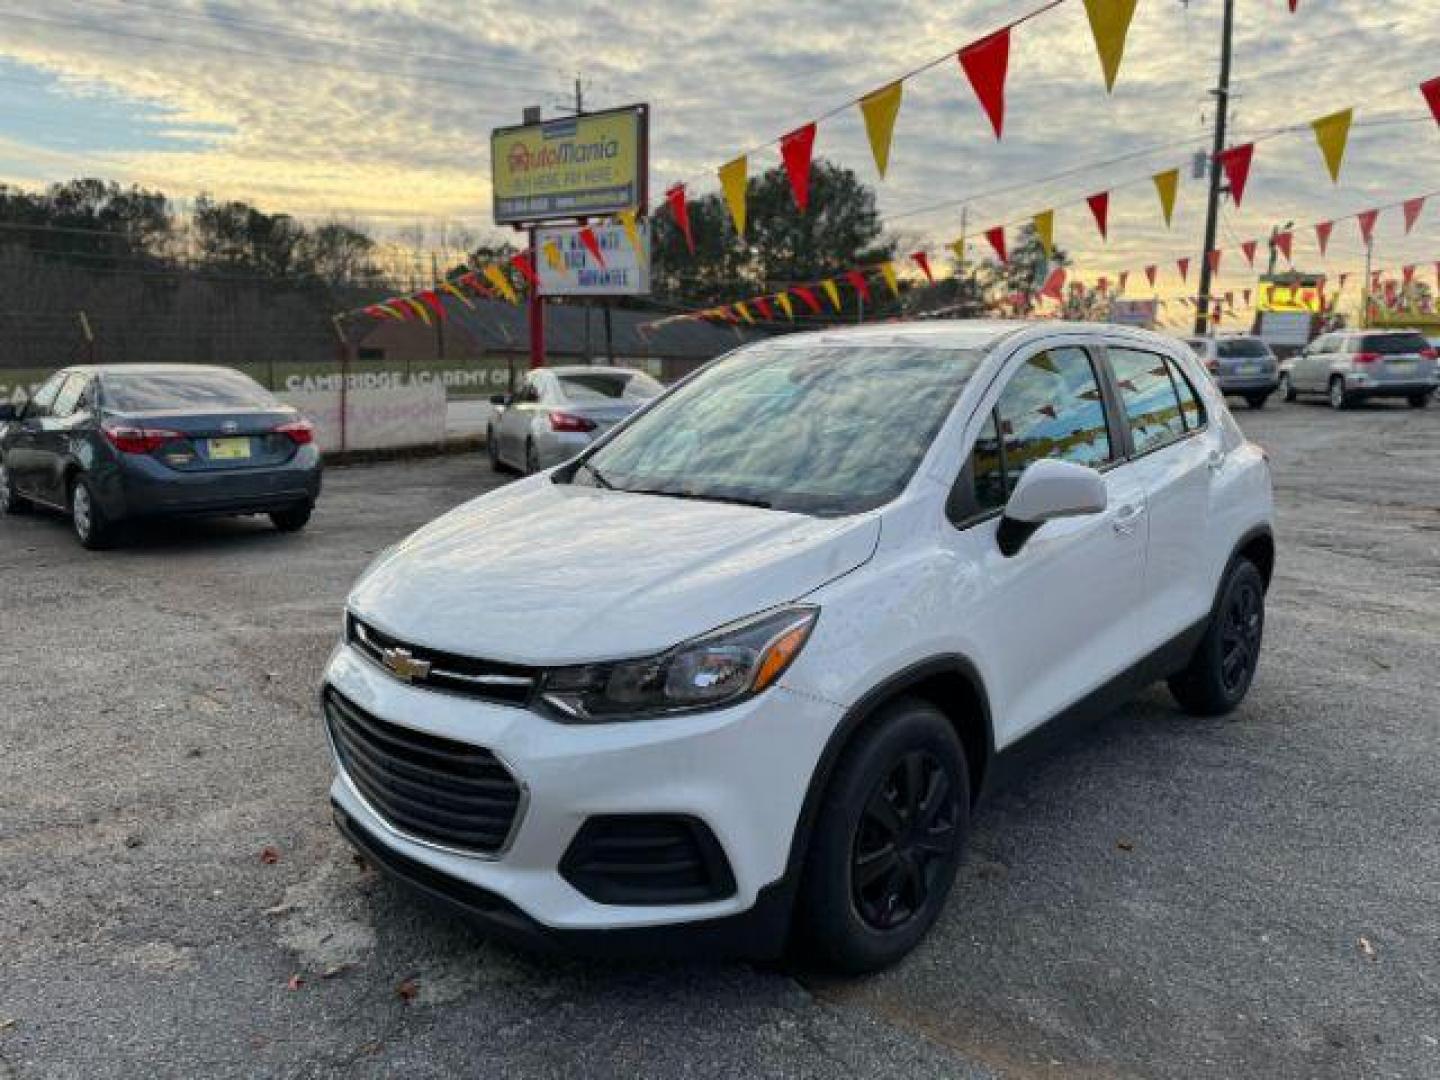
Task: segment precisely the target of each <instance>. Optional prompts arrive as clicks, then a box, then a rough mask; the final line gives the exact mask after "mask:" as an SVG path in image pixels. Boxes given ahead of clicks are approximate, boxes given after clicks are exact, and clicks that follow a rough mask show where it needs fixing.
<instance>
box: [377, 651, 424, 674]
mask: <svg viewBox="0 0 1440 1080" xmlns="http://www.w3.org/2000/svg"><path fill="white" fill-rule="evenodd" d="M380 661H381V663H383V664H384V665H385V666H386V667H387V668H389V669H390V671H391V672H392V673H393V674H394V676H395V677H396V678H397V679H404V680H405V681H406V682H414V681H415V680H416V679H423V678H425V677H426V676H428V675H429V674H430V661H428V660H416V659H415V656H414V654H413V653H411V652H410V650H409V649H385V650H384V651H383V652H381V653H380Z"/></svg>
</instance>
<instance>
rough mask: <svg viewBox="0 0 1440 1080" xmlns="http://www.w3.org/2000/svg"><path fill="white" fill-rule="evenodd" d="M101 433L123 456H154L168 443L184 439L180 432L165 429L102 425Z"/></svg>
mask: <svg viewBox="0 0 1440 1080" xmlns="http://www.w3.org/2000/svg"><path fill="white" fill-rule="evenodd" d="M100 430H101V432H103V433H104V435H105V438H106V439H108V440H109V441H110V445H111V446H113V447H115V449H116V450H119V451H120V452H121V453H122V454H153V453H154V452H155V451H156V450H159V449H160V448H161V447H162V446H164V445H165V444H166V443H168V442H173V441H174V440H175V439H180V438H184V436H182V435H181V434H180V432H178V431H168V430H166V429H164V428H144V427H122V426H121V425H119V424H102V425H101V426H100Z"/></svg>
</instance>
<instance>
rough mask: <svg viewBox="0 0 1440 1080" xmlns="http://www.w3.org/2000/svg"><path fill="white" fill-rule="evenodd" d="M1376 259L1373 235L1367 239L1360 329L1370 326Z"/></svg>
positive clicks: (1361, 295) (1361, 294) (1361, 290)
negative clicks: (1372, 266)
mask: <svg viewBox="0 0 1440 1080" xmlns="http://www.w3.org/2000/svg"><path fill="white" fill-rule="evenodd" d="M1374 261H1375V238H1374V237H1373V236H1372V237H1370V238H1369V239H1368V240H1366V241H1365V280H1364V282H1363V283H1362V284H1361V287H1360V329H1361V330H1368V329H1369V328H1370V282H1371V281H1372V280H1373V279H1372V278H1371V277H1370V274H1371V270H1370V267H1371V264H1372V263H1373V262H1374Z"/></svg>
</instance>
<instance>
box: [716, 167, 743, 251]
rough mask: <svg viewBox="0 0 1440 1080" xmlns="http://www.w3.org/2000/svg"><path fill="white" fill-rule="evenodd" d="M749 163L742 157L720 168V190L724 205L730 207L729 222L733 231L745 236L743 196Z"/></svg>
mask: <svg viewBox="0 0 1440 1080" xmlns="http://www.w3.org/2000/svg"><path fill="white" fill-rule="evenodd" d="M749 169H750V163H749V161H747V160H746V158H745V157H744V156H743V155H742V156H741V157H737V158H736V159H735V160H734V161H731V162H727V163H726V164H724V165H721V166H720V188H721V190H723V191H724V192H725V205H726V206H728V207H730V220H732V221H733V222H735V231H736V232H737V233H739V234H740V235H741V236H744V235H745V195H746V192H747V190H748V187H749V184H750V180H749Z"/></svg>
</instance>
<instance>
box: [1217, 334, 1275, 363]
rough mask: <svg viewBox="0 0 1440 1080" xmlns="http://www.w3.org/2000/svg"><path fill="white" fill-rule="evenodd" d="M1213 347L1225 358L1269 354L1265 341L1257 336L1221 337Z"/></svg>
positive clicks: (1253, 356) (1254, 356) (1264, 355)
mask: <svg viewBox="0 0 1440 1080" xmlns="http://www.w3.org/2000/svg"><path fill="white" fill-rule="evenodd" d="M1215 348H1216V350H1217V351H1218V353H1219V354H1220V356H1221V357H1223V358H1224V359H1226V360H1235V359H1241V358H1257V357H1266V356H1269V355H1270V350H1269V348H1268V347H1266V345H1265V342H1263V341H1261V340H1260V339H1259V338H1253V337H1246V338H1221V339H1220V340H1219V341H1217V342H1216V343H1215Z"/></svg>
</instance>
